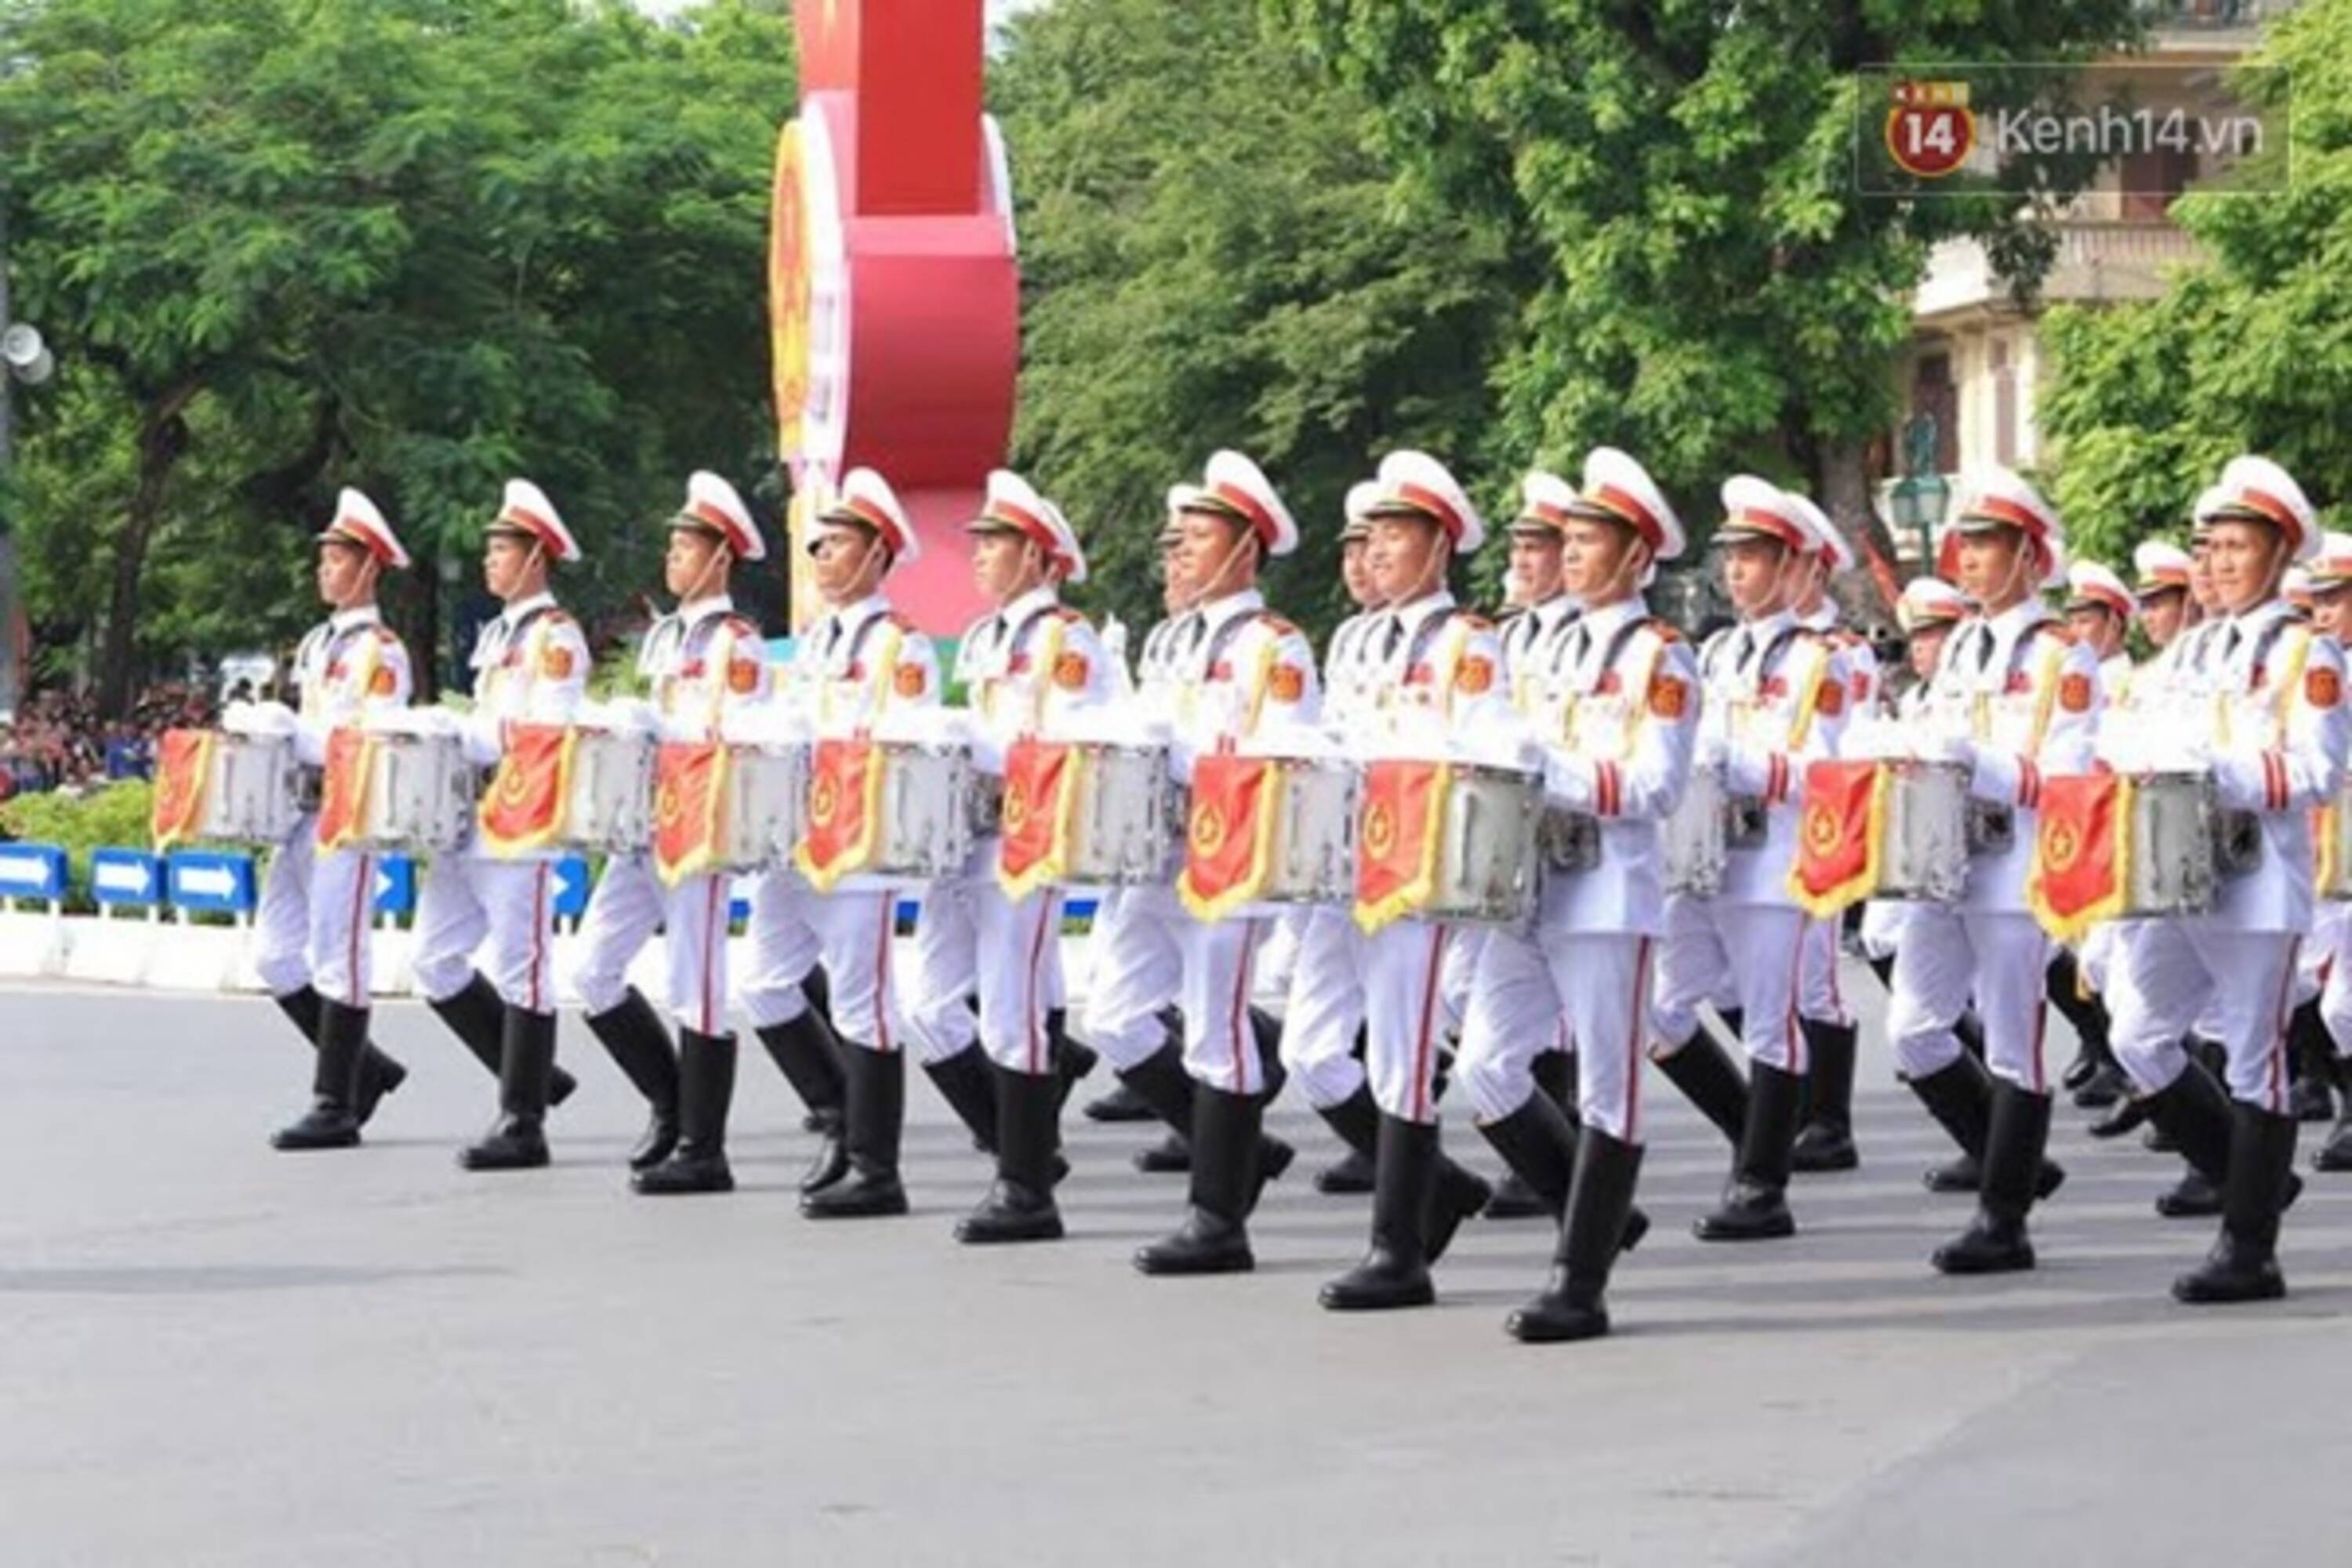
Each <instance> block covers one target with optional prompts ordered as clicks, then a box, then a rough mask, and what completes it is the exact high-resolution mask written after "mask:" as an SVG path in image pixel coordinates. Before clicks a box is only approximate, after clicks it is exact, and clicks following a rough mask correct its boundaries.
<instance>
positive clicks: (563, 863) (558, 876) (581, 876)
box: [555, 860, 588, 899]
mask: <svg viewBox="0 0 2352 1568" xmlns="http://www.w3.org/2000/svg"><path fill="white" fill-rule="evenodd" d="M587 881H588V868H587V866H586V864H585V863H584V862H582V861H578V860H559V861H557V862H556V865H555V896H556V897H557V898H559V899H569V898H571V897H572V896H573V895H574V894H577V893H583V892H585V891H587V886H586V884H587Z"/></svg>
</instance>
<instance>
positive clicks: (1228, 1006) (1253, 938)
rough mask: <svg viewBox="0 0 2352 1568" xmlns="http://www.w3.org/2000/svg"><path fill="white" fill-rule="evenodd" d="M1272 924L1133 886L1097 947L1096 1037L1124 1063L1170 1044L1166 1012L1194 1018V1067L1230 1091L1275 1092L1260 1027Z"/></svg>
mask: <svg viewBox="0 0 2352 1568" xmlns="http://www.w3.org/2000/svg"><path fill="white" fill-rule="evenodd" d="M1271 923H1272V922H1271V921H1265V920H1229V921H1198V920H1195V919H1193V918H1192V915H1191V914H1190V913H1188V912H1187V911H1186V910H1185V909H1184V907H1183V905H1182V904H1181V903H1180V902H1178V901H1177V898H1176V895H1175V893H1174V892H1173V891H1172V890H1171V889H1166V888H1129V889H1127V890H1126V891H1125V892H1124V893H1123V894H1122V895H1121V897H1120V899H1119V903H1118V922H1117V925H1116V927H1115V929H1114V930H1113V931H1112V933H1111V935H1110V938H1109V939H1108V941H1106V942H1104V944H1103V946H1102V948H1101V949H1100V950H1099V951H1098V952H1097V954H1096V962H1095V967H1094V973H1093V976H1092V980H1091V984H1090V989H1089V990H1088V992H1087V1014H1086V1028H1087V1036H1086V1037H1087V1044H1088V1045H1090V1046H1093V1047H1095V1048H1096V1049H1097V1050H1098V1051H1100V1052H1102V1054H1103V1055H1104V1056H1105V1057H1107V1058H1109V1060H1110V1062H1111V1065H1112V1066H1113V1067H1116V1068H1129V1067H1132V1066H1134V1065H1135V1064H1136V1063H1137V1062H1139V1061H1141V1060H1142V1059H1143V1058H1146V1057H1148V1056H1150V1054H1151V1053H1152V1052H1153V1051H1155V1050H1157V1049H1159V1048H1160V1041H1161V1039H1162V1037H1163V1035H1164V1031H1163V1030H1162V1029H1161V1027H1160V1009H1161V1008H1163V1007H1165V1006H1167V1005H1169V1004H1170V1003H1171V1002H1173V1003H1175V1005H1177V1007H1178V1008H1179V1009H1180V1010H1181V1012H1182V1013H1183V1015H1184V1070H1185V1071H1187V1072H1189V1073H1191V1074H1192V1077H1193V1078H1194V1079H1197V1080H1198V1081H1200V1082H1202V1083H1204V1084H1207V1085H1208V1086H1209V1087H1210V1088H1212V1089H1218V1090H1220V1091H1222V1092H1223V1093H1226V1094H1263V1093H1265V1061H1264V1060H1263V1059H1262V1058H1260V1057H1259V1056H1258V1052H1257V1035H1256V1032H1255V1030H1253V1029H1252V1028H1251V1027H1250V1016H1249V1008H1250V993H1251V991H1252V990H1253V989H1254V988H1255V974H1254V967H1255V961H1256V955H1257V949H1258V944H1259V942H1260V941H1261V940H1262V939H1263V938H1264V937H1265V933H1266V931H1267V929H1268V927H1269V926H1270V925H1271Z"/></svg>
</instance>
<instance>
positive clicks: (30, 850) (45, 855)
mask: <svg viewBox="0 0 2352 1568" xmlns="http://www.w3.org/2000/svg"><path fill="white" fill-rule="evenodd" d="M65 896H66V852H65V851H64V850H63V849H62V848H59V847H58V846H57V845H55V844H0V899H46V900H48V901H49V902H50V903H53V904H54V903H63V902H64V901H65Z"/></svg>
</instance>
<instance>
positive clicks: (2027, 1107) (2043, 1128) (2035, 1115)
mask: <svg viewBox="0 0 2352 1568" xmlns="http://www.w3.org/2000/svg"><path fill="white" fill-rule="evenodd" d="M2049 1138H2050V1097H2049V1096H2048V1095H2046V1094H2032V1093H2029V1092H2027V1091H2026V1090H2024V1089H2020V1088H2018V1087H2017V1086H2016V1085H2015V1084H2013V1083H2011V1082H2010V1081H2008V1080H2007V1079H1995V1080H1994V1082H1993V1086H1992V1111H1991V1125H1990V1128H1989V1129H1988V1131H1987V1132H1986V1136H1985V1153H1984V1184H1983V1186H1982V1187H1981V1189H1980V1190H1979V1194H1978V1197H1977V1212H1976V1217H1975V1218H1974V1219H1972V1220H1970V1221H1969V1227H1968V1229H1966V1230H1964V1231H1962V1232H1961V1233H1960V1234H1959V1235H1958V1237H1954V1238H1953V1239H1952V1240H1950V1241H1948V1242H1946V1243H1945V1244H1944V1245H1943V1246H1941V1247H1937V1249H1936V1250H1935V1253H1934V1254H1933V1256H1932V1257H1931V1258H1930V1259H1929V1261H1930V1262H1932V1263H1934V1264H1935V1266H1936V1268H1937V1271H1939V1272H1941V1273H1945V1274H2008V1273H2013V1272H2015V1271H2017V1270H2019V1269H2023V1268H2032V1267H2033V1244H2032V1242H2031V1241H2029V1240H2028V1239H2027V1238H2026V1234H2025V1215H2026V1212H2027V1211H2028V1210H2029V1209H2031V1208H2032V1206H2033V1186H2034V1179H2035V1174H2036V1173H2038V1172H2039V1171H2040V1170H2041V1169H2042V1148H2043V1147H2044V1145H2045V1144H2047V1143H2048V1142H2049Z"/></svg>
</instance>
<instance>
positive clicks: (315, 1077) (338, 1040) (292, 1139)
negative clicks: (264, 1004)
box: [269, 997, 368, 1153]
mask: <svg viewBox="0 0 2352 1568" xmlns="http://www.w3.org/2000/svg"><path fill="white" fill-rule="evenodd" d="M367 1037H368V1010H367V1009H366V1008H364V1007H346V1006H344V1005H342V1004H341V1003H340V1002H330V1001H327V1000H326V999H324V998H323V997H322V998H320V1003H319V1037H318V1059H317V1061H316V1062H315V1063H314V1064H313V1066H312V1068H311V1073H310V1110H307V1111H305V1112H304V1113H303V1114H302V1116H301V1117H300V1118H299V1120H297V1121H294V1122H293V1123H292V1124H291V1125H289V1126H286V1127H281V1128H279V1129H278V1131H276V1132H274V1133H272V1134H271V1135H270V1139H269V1146H270V1147H271V1148H273V1149H282V1150H285V1151H287V1152H289V1153H292V1152H305V1151H309V1150H314V1149H352V1148H356V1147H358V1145H359V1141H360V1117H359V1092H360V1059H361V1056H362V1053H363V1052H364V1051H365V1050H366V1049H367Z"/></svg>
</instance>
